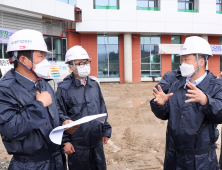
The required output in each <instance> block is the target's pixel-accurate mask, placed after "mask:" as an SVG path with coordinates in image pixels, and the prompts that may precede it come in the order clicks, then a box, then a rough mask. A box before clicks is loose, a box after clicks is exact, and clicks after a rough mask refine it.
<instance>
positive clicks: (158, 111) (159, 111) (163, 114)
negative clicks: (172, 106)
mask: <svg viewBox="0 0 222 170" xmlns="http://www.w3.org/2000/svg"><path fill="white" fill-rule="evenodd" d="M150 106H151V110H152V112H153V113H154V114H155V116H156V117H157V118H159V119H162V120H167V119H168V118H169V108H168V101H167V102H166V103H165V104H164V105H163V106H159V105H158V104H157V103H156V102H154V99H152V100H151V101H150Z"/></svg>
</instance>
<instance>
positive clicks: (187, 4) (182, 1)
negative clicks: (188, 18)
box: [178, 0, 197, 12]
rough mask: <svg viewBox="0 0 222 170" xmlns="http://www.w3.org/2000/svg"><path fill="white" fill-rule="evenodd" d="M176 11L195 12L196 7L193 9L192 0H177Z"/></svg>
mask: <svg viewBox="0 0 222 170" xmlns="http://www.w3.org/2000/svg"><path fill="white" fill-rule="evenodd" d="M178 11H179V12H197V9H194V0H178Z"/></svg>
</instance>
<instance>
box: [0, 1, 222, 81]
mask: <svg viewBox="0 0 222 170" xmlns="http://www.w3.org/2000/svg"><path fill="white" fill-rule="evenodd" d="M0 11H1V13H0V21H1V22H0V28H2V30H4V29H7V30H13V31H16V30H19V29H24V28H31V29H36V30H39V31H41V32H42V33H43V34H44V38H45V40H46V43H47V46H48V49H49V50H50V51H52V52H53V55H51V56H47V58H48V60H53V61H64V58H65V53H66V51H67V49H69V48H71V47H72V46H74V45H81V46H82V47H83V48H85V49H86V50H87V52H88V53H89V56H90V58H92V65H91V74H90V75H91V76H95V77H98V78H99V80H100V81H101V82H120V83H125V82H141V81H152V77H157V80H159V79H160V78H161V77H162V76H163V75H164V74H165V73H166V72H168V71H170V70H173V69H177V68H178V67H179V64H180V58H179V57H178V56H176V55H175V54H160V53H159V44H183V43H184V41H185V39H186V37H189V36H193V35H196V36H201V37H203V38H204V39H206V40H207V41H208V42H209V43H210V44H211V45H221V44H222V41H221V40H222V38H221V34H222V1H221V0H204V1H203V0H202V1H199V0H1V1H0ZM5 48H6V43H5V42H3V41H2V43H1V44H0V50H2V51H0V59H1V58H7V54H6V53H5V52H4V51H5ZM220 63H222V60H221V57H220V55H219V54H218V55H214V56H213V57H212V58H210V59H209V62H208V69H209V70H210V71H211V72H212V73H213V74H215V75H217V74H219V72H220V70H222V67H221V64H220Z"/></svg>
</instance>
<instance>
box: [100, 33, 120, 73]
mask: <svg viewBox="0 0 222 170" xmlns="http://www.w3.org/2000/svg"><path fill="white" fill-rule="evenodd" d="M118 41H119V40H118V36H112V35H108V36H106V35H105V36H104V35H98V36H97V52H98V77H119V43H118Z"/></svg>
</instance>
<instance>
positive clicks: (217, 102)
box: [198, 86, 222, 124]
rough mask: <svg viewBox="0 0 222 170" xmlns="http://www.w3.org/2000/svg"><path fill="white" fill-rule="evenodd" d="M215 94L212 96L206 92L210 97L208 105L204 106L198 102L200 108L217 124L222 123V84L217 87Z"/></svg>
mask: <svg viewBox="0 0 222 170" xmlns="http://www.w3.org/2000/svg"><path fill="white" fill-rule="evenodd" d="M215 89H216V91H215V93H214V94H215V95H214V96H212V97H211V96H210V95H208V94H205V95H206V96H207V98H208V102H207V104H206V105H204V106H202V105H200V104H199V103H198V106H199V110H200V111H201V112H202V113H203V114H204V115H205V116H206V118H207V119H208V120H210V121H211V122H212V123H215V124H221V123H222V86H220V87H219V88H218V86H217V88H215Z"/></svg>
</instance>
